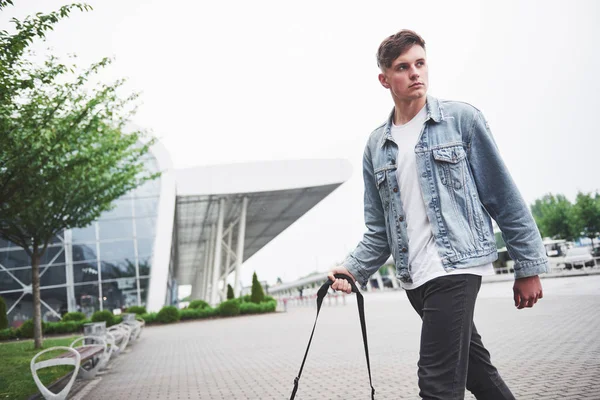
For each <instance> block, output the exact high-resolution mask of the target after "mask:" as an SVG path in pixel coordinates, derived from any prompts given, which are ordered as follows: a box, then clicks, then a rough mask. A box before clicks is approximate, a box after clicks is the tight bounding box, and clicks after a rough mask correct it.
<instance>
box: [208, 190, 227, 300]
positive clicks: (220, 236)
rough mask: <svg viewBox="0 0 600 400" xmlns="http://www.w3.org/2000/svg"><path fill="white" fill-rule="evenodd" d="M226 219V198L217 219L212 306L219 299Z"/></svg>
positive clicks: (220, 202) (220, 206)
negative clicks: (224, 222)
mask: <svg viewBox="0 0 600 400" xmlns="http://www.w3.org/2000/svg"><path fill="white" fill-rule="evenodd" d="M224 218H225V198H224V197H221V199H220V200H219V217H218V219H217V233H216V235H217V238H216V240H215V260H214V264H213V273H212V288H211V296H210V304H211V305H213V306H215V305H217V302H218V298H219V276H220V275H221V272H220V269H221V254H222V251H221V250H222V249H223V220H224Z"/></svg>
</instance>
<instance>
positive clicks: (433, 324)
mask: <svg viewBox="0 0 600 400" xmlns="http://www.w3.org/2000/svg"><path fill="white" fill-rule="evenodd" d="M377 62H378V65H379V67H380V69H381V73H380V74H379V82H380V83H381V85H382V86H383V87H384V88H386V89H388V90H389V91H390V93H391V95H392V99H393V100H394V109H393V110H392V113H391V114H390V116H389V118H388V120H387V122H386V123H384V124H383V125H381V126H380V127H378V128H377V129H376V130H375V131H374V132H373V133H372V134H371V135H370V137H369V140H368V142H367V146H366V148H365V152H364V158H363V174H364V183H365V195H364V202H365V205H364V207H365V224H366V226H367V232H366V233H365V235H364V237H363V239H362V241H361V242H360V243H359V244H358V246H357V247H356V249H355V250H354V252H353V253H352V254H351V255H350V256H349V257H348V258H347V259H346V260H345V261H344V263H343V265H342V266H340V267H336V268H334V269H333V270H332V271H331V272H330V274H329V276H330V278H331V279H332V280H334V283H333V284H332V288H333V289H335V290H340V291H345V292H347V293H350V285H349V283H348V282H347V281H345V280H343V279H334V277H333V275H334V274H336V273H343V274H347V275H350V276H351V277H352V278H353V279H355V280H358V282H359V283H360V284H361V285H362V286H363V287H364V286H365V285H366V283H367V281H368V279H369V277H370V276H371V275H372V274H373V273H375V272H376V271H377V270H378V269H379V267H381V265H382V264H383V263H384V262H385V261H386V260H387V259H388V257H389V256H390V254H391V255H392V256H393V257H394V260H395V266H396V276H397V278H398V279H399V280H400V283H401V286H402V287H403V288H404V289H405V290H406V294H407V296H408V299H409V301H410V303H411V304H412V306H413V308H414V309H415V310H416V311H417V313H418V314H419V315H420V316H421V319H422V321H423V324H422V330H421V348H420V359H419V363H418V377H419V388H420V393H419V394H420V396H421V397H422V398H424V399H439V400H450V399H463V398H464V394H465V387H466V388H467V389H469V390H470V391H471V392H472V393H473V394H474V395H475V396H476V397H477V398H478V399H486V400H487V399H492V400H493V399H514V396H513V395H512V393H511V392H510V390H509V389H508V387H507V386H506V384H505V383H504V381H503V380H502V378H501V377H500V375H499V373H498V371H497V370H496V368H495V367H494V366H493V365H492V363H491V361H490V354H489V352H488V351H487V350H486V349H485V347H484V345H483V343H482V341H481V336H480V335H479V334H478V333H477V330H476V328H475V325H474V323H473V312H474V308H475V300H476V298H477V293H478V291H479V288H480V285H481V276H483V275H488V274H493V266H492V262H493V261H494V260H496V259H497V257H498V254H497V251H496V242H495V238H494V232H493V227H492V222H491V218H493V219H494V220H495V221H496V222H497V223H498V226H499V227H500V229H501V230H502V233H503V236H504V240H505V242H506V246H507V249H508V251H509V254H510V255H511V257H512V259H513V260H514V261H515V265H514V269H515V283H514V301H515V306H516V307H517V308H518V309H522V308H524V307H533V305H534V304H535V303H536V302H537V301H538V300H539V299H541V298H542V295H543V294H542V286H541V283H540V279H539V277H538V275H539V274H541V273H544V272H546V271H547V267H548V260H547V258H546V252H545V249H544V246H543V244H542V240H541V237H540V235H539V232H538V229H537V227H536V225H535V222H534V220H533V217H532V216H531V213H530V212H529V208H528V207H527V205H526V204H525V202H524V201H523V199H522V197H521V195H520V194H519V191H518V190H517V188H516V187H515V184H514V182H513V180H512V178H511V176H510V174H509V172H508V170H507V168H506V166H505V165H504V163H503V161H502V159H501V157H500V155H499V153H498V149H497V147H496V144H495V142H494V139H493V138H492V135H491V133H490V130H489V127H488V125H487V122H486V121H485V119H484V117H483V115H482V114H481V112H480V111H479V110H477V109H476V108H474V107H472V106H471V105H469V104H466V103H461V102H456V101H442V100H438V99H436V98H434V97H431V96H428V95H427V89H428V65H427V58H426V53H425V42H424V40H423V39H422V38H421V37H420V36H419V35H417V34H416V33H415V32H413V31H409V30H402V31H400V32H398V33H397V34H395V35H392V36H390V37H389V38H387V39H385V40H384V41H383V43H381V45H380V47H379V50H378V52H377ZM490 217H491V218H490Z"/></svg>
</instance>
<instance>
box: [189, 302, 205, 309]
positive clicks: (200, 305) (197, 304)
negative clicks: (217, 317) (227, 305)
mask: <svg viewBox="0 0 600 400" xmlns="http://www.w3.org/2000/svg"><path fill="white" fill-rule="evenodd" d="M188 308H198V309H201V310H202V309H204V308H210V305H209V304H208V303H207V302H205V301H204V300H192V301H190V304H189V305H188Z"/></svg>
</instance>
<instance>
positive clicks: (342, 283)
mask: <svg viewBox="0 0 600 400" xmlns="http://www.w3.org/2000/svg"><path fill="white" fill-rule="evenodd" d="M335 274H344V275H348V276H349V277H350V278H352V280H353V281H354V282H356V278H354V275H352V274H351V273H350V272H348V270H347V269H346V268H345V267H342V266H339V267H335V268H333V269H332V270H331V271H329V275H327V277H328V278H329V280H331V281H333V283H332V284H331V288H332V289H333V290H339V291H340V292H346V293H348V294H350V293H352V286H350V283H349V282H348V281H347V280H345V279H337V278H336V277H335V276H334V275H335Z"/></svg>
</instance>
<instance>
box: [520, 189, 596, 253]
mask: <svg viewBox="0 0 600 400" xmlns="http://www.w3.org/2000/svg"><path fill="white" fill-rule="evenodd" d="M531 213H532V214H533V218H534V219H535V222H536V224H537V226H538V229H539V230H540V233H541V235H542V237H550V238H552V239H564V240H569V241H571V240H575V239H578V238H581V237H587V238H590V239H591V240H592V246H593V244H594V239H595V238H597V237H598V236H600V193H598V192H595V193H582V192H579V193H577V198H576V199H575V203H571V202H570V201H569V200H568V199H567V198H566V197H565V196H564V195H562V194H557V195H553V194H552V193H549V194H547V195H545V196H543V197H542V198H540V199H537V200H536V201H535V203H534V204H532V205H531Z"/></svg>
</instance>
